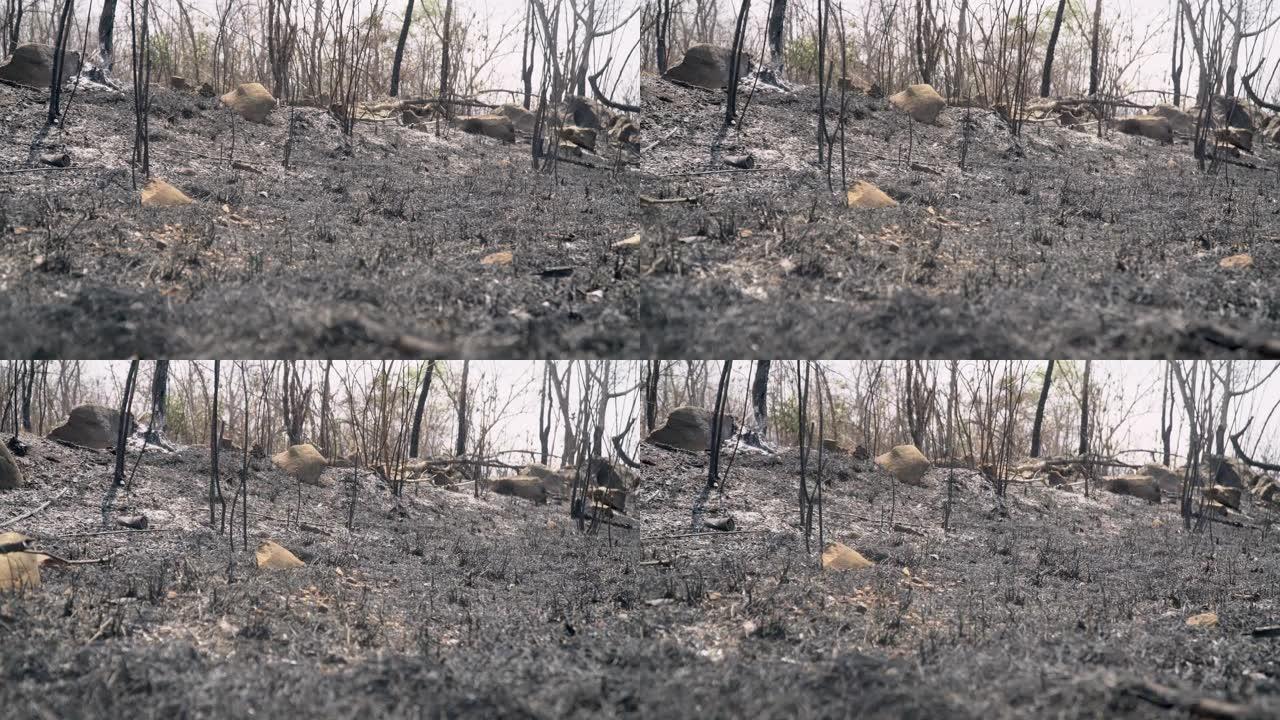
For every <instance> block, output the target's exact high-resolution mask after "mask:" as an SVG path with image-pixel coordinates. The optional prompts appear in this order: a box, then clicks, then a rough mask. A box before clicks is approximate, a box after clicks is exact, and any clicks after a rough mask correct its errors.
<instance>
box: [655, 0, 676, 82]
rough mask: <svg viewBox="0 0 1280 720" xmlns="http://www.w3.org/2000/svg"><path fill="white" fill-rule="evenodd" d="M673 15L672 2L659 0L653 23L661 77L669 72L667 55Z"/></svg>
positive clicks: (656, 54) (656, 55)
mask: <svg viewBox="0 0 1280 720" xmlns="http://www.w3.org/2000/svg"><path fill="white" fill-rule="evenodd" d="M672 14H673V8H672V0H658V12H657V17H655V18H654V23H653V24H654V30H655V32H656V37H655V38H654V51H653V54H654V60H655V61H656V62H657V63H658V74H659V75H661V74H662V73H665V72H666V71H667V63H668V60H669V58H668V57H667V54H668V53H669V52H670V42H671V16H672Z"/></svg>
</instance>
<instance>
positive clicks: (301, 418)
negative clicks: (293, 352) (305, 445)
mask: <svg viewBox="0 0 1280 720" xmlns="http://www.w3.org/2000/svg"><path fill="white" fill-rule="evenodd" d="M299 362H302V361H299V360H285V361H284V371H283V373H282V377H281V384H282V387H281V398H280V399H281V409H282V411H283V414H284V415H283V419H284V431H285V435H286V436H287V437H288V438H289V444H290V445H298V444H300V443H301V442H302V429H303V426H304V424H305V422H306V416H307V407H308V406H309V405H310V402H311V385H307V386H306V387H305V388H304V387H303V386H302V374H301V373H300V372H299V371H298V363H299ZM264 392H265V390H264Z"/></svg>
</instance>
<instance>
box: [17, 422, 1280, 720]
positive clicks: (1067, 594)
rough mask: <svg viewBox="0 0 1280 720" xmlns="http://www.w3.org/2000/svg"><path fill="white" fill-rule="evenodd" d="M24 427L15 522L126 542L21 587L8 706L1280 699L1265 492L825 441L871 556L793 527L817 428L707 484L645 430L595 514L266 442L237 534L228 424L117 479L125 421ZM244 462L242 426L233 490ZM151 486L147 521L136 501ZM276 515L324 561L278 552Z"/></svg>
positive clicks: (1239, 710) (332, 709)
mask: <svg viewBox="0 0 1280 720" xmlns="http://www.w3.org/2000/svg"><path fill="white" fill-rule="evenodd" d="M24 440H25V441H27V442H28V443H29V444H30V450H29V452H28V453H27V454H26V456H24V457H22V458H19V461H18V462H19V464H20V465H21V466H22V468H23V470H24V472H25V474H26V475H27V478H28V483H27V486H26V487H25V488H24V489H21V490H16V491H11V492H7V493H4V494H0V523H6V522H7V521H9V520H10V519H12V518H14V517H17V516H20V515H23V514H26V513H29V512H31V511H32V510H37V512H35V513H34V514H32V515H30V516H29V517H26V518H23V519H21V520H19V521H18V522H17V523H14V524H11V525H9V526H7V527H4V528H3V530H5V531H18V532H21V533H24V534H25V535H27V536H30V537H33V538H35V546H36V547H37V548H38V549H39V550H41V551H43V552H47V553H50V554H54V555H58V556H60V557H62V558H65V559H68V560H97V559H105V562H101V563H92V564H77V565H71V566H66V567H46V568H45V570H44V571H43V584H42V586H41V587H39V588H35V589H29V590H27V591H25V592H22V593H19V594H8V595H2V596H0V646H3V648H4V652H3V653H0V707H4V708H5V716H6V718H14V719H15V720H17V719H19V718H43V717H120V716H124V715H127V716H128V717H133V718H152V717H155V718H160V717H166V718H167V717H190V718H203V717H231V716H234V717H243V716H246V715H248V714H253V715H256V716H260V717H281V716H313V715H314V716H321V717H357V716H359V717H363V718H377V717H530V718H535V717H537V718H541V717H547V718H551V717H592V718H598V717H699V718H707V717H712V718H716V717H877V718H901V717H915V718H937V717H947V718H1021V717H1037V718H1043V717H1057V718H1093V717H1151V718H1166V717H1167V718H1178V717H1186V716H1187V713H1188V708H1191V707H1193V706H1194V707H1200V708H1207V707H1213V708H1216V709H1217V710H1218V711H1222V712H1230V713H1233V714H1231V715H1226V716H1225V717H1234V718H1264V717H1275V716H1276V715H1277V713H1280V645H1278V643H1280V638H1261V637H1252V636H1251V635H1250V631H1251V629H1253V628H1256V627H1258V626H1263V625H1275V624H1277V623H1278V622H1280V598H1278V597H1277V595H1276V593H1275V588H1276V587H1277V586H1280V552H1277V549H1278V548H1277V544H1278V543H1280V540H1278V539H1277V538H1278V537H1280V535H1278V534H1277V530H1278V529H1280V528H1277V527H1276V522H1277V518H1276V517H1275V516H1274V515H1268V514H1267V511H1265V510H1263V509H1261V508H1249V507H1246V508H1245V512H1244V513H1243V514H1242V515H1239V516H1236V519H1237V521H1238V524H1239V526H1235V525H1228V524H1222V523H1213V524H1211V525H1210V526H1208V527H1207V528H1206V529H1204V530H1201V531H1199V532H1188V531H1185V530H1183V529H1182V526H1181V522H1180V518H1179V517H1178V514H1177V511H1176V508H1175V507H1173V505H1172V504H1170V503H1165V504H1161V505H1148V504H1147V503H1145V502H1143V501H1140V500H1137V499H1134V498H1129V497H1121V496H1115V495H1109V494H1106V493H1100V492H1096V491H1095V492H1092V493H1090V494H1089V495H1088V496H1087V497H1086V496H1085V495H1084V494H1083V493H1067V492H1063V491H1060V490H1053V489H1050V488H1047V487H1044V486H1043V485H1041V484H1038V483H1025V484H1016V485H1013V486H1011V487H1010V489H1009V492H1008V494H1007V497H1006V498H1004V499H1003V500H998V499H997V498H996V497H995V495H994V493H993V491H992V488H991V487H990V486H989V485H987V484H986V482H985V481H984V479H983V477H982V476H981V475H980V474H978V473H974V472H971V471H963V470H957V471H955V474H954V476H952V475H951V471H948V470H946V469H938V468H935V469H934V470H931V471H930V472H929V474H928V475H927V476H926V479H925V485H924V486H923V487H908V486H903V485H900V484H896V483H893V482H892V481H891V480H890V476H888V475H886V474H884V473H883V472H882V471H880V470H877V469H874V467H873V466H871V465H870V464H868V463H866V462H860V461H855V460H853V459H851V458H849V457H847V456H837V455H831V454H828V455H827V456H826V457H825V458H824V460H823V464H822V474H821V479H822V481H823V485H822V488H823V501H824V502H823V517H822V520H823V527H822V534H823V538H822V539H823V540H825V541H831V540H836V541H839V542H841V543H844V544H845V545H847V546H849V547H851V548H854V549H855V550H857V551H858V552H860V553H862V554H863V555H864V556H865V557H866V558H868V559H870V560H872V561H873V562H874V563H875V565H874V566H872V567H869V568H865V569H862V570H856V571H847V572H833V571H830V570H822V569H820V568H819V563H818V555H819V547H818V543H819V538H818V527H817V524H816V522H815V526H814V528H813V536H812V538H811V539H810V541H809V543H808V548H806V540H805V538H804V533H803V532H802V531H801V530H800V529H799V527H798V517H797V513H798V511H797V500H796V498H797V488H798V478H799V460H798V456H797V455H796V453H795V452H794V451H793V450H784V451H782V452H780V453H778V454H775V455H767V454H762V453H759V452H748V451H747V450H745V449H740V450H737V451H732V450H727V451H726V453H725V455H724V457H723V458H722V465H721V470H722V472H723V476H722V477H723V478H724V480H723V482H722V484H721V486H720V487H719V488H716V489H713V490H710V491H707V490H705V489H704V488H705V484H706V475H707V461H708V459H707V457H706V455H705V453H687V452H680V451H669V450H663V449H658V448H655V447H650V446H644V447H642V449H641V453H640V455H639V459H640V461H641V463H642V465H643V467H642V469H641V470H640V471H639V472H640V475H641V481H640V486H639V488H638V489H637V490H636V491H635V493H634V494H633V496H632V497H631V499H630V500H629V501H628V516H627V517H626V518H615V522H617V523H618V524H617V525H605V524H601V525H600V526H598V527H597V528H595V531H594V532H593V533H589V534H588V533H582V532H579V530H578V529H577V527H576V524H575V522H574V521H573V520H571V519H570V517H569V513H568V510H567V507H566V505H564V504H558V503H554V502H553V503H550V504H547V505H535V504H532V503H528V502H525V501H523V500H520V499H516V498H510V497H503V496H496V495H490V494H487V493H482V494H481V496H480V497H474V496H473V493H471V492H456V491H450V490H446V489H443V488H437V487H432V486H430V485H427V484H415V485H411V486H409V487H407V488H406V489H405V490H404V493H403V495H402V497H401V498H399V499H396V498H394V497H392V495H391V493H390V492H389V490H388V488H387V487H386V486H385V485H383V484H382V483H381V482H380V481H379V480H378V478H377V477H376V476H375V475H372V474H368V473H365V472H363V471H362V472H354V471H352V470H350V469H338V468H331V469H329V470H326V471H325V473H324V475H323V476H322V481H323V482H324V485H325V486H324V487H310V486H301V487H300V486H298V485H297V484H296V483H294V482H292V481H290V480H288V479H287V478H286V477H285V476H284V475H282V474H280V473H279V471H277V470H275V469H274V468H273V467H272V466H271V465H270V463H269V462H265V461H259V462H258V464H257V466H256V467H252V468H251V470H250V472H249V474H248V481H247V482H248V486H247V496H248V505H249V513H250V514H249V515H248V517H247V519H248V522H247V524H246V525H245V526H243V527H242V526H241V522H242V520H244V517H243V516H242V515H237V516H235V517H234V518H229V520H230V521H232V522H231V524H232V525H233V526H234V527H235V542H236V547H235V549H234V550H231V549H230V548H229V545H228V539H227V535H226V533H219V532H218V530H217V529H216V525H217V523H216V522H215V523H214V525H215V528H214V529H210V526H209V523H210V518H209V509H208V503H207V499H206V493H207V487H208V478H209V474H210V473H209V461H208V454H207V451H206V450H204V449H201V448H180V449H178V450H177V451H176V452H173V453H163V452H157V451H155V450H151V451H148V452H147V453H146V455H145V457H144V458H143V459H142V461H141V463H139V464H138V465H137V468H138V469H137V470H136V474H135V475H133V477H132V480H131V483H132V484H131V486H130V488H128V489H123V488H122V489H120V490H119V491H118V492H117V493H116V494H114V496H111V497H108V496H107V490H108V487H109V485H110V477H111V466H112V464H113V457H112V454H111V453H110V452H109V451H89V450H83V449H76V448H70V447H66V446H64V445H60V444H56V443H53V442H49V441H46V440H40V439H35V438H24ZM127 461H128V462H127V463H126V467H127V468H129V469H130V470H131V471H132V468H133V466H134V464H135V463H136V462H137V456H136V449H135V450H134V451H132V452H130V453H129V454H128V457H127ZM240 463H241V458H240V456H238V455H236V456H231V454H224V456H223V462H222V472H221V475H222V477H223V478H224V479H228V478H229V480H227V482H228V483H229V485H228V488H227V493H228V497H229V496H230V493H232V492H234V489H235V488H236V487H237V485H236V483H238V482H239V480H238V479H237V476H238V472H239V469H240ZM815 468H816V463H811V465H810V480H814V474H813V473H815V472H816V469H815ZM952 477H954V482H952V481H951V480H950V478H952ZM352 478H355V482H354V483H353V482H352ZM353 498H354V504H353ZM948 498H949V499H950V511H949V513H948V512H946V510H945V507H946V505H945V503H946V502H947V500H948ZM49 500H52V502H51V503H50V504H49V505H48V506H47V507H43V508H42V505H43V504H44V503H45V502H46V501H49ZM136 514H143V515H145V516H146V517H147V518H148V520H149V528H148V531H146V532H137V531H123V532H117V531H120V530H121V528H120V527H119V526H118V525H117V524H116V520H117V519H118V518H120V517H121V516H126V515H136ZM729 516H731V517H732V518H733V523H734V528H735V529H734V530H733V531H730V532H719V531H711V530H707V529H706V527H705V523H706V522H707V521H713V522H718V523H720V524H723V521H724V520H725V519H726V518H727V517H729ZM944 522H945V525H946V528H945V529H944ZM348 524H349V525H350V527H348ZM622 525H630V526H631V527H629V528H626V527H622ZM104 531H106V532H109V533H110V534H98V533H102V532H104ZM242 532H243V533H244V534H245V535H247V539H248V543H247V544H248V549H247V550H246V549H244V547H243V546H242V537H241V533H242ZM266 539H271V540H274V541H276V542H278V543H279V544H281V545H283V546H284V547H286V548H289V549H290V550H292V551H294V552H295V553H296V554H297V555H298V556H299V557H300V558H301V559H302V560H304V561H305V562H306V565H305V567H300V568H294V569H289V570H266V569H259V568H258V567H257V566H256V565H255V563H254V548H255V547H256V546H257V545H258V543H260V542H262V541H264V540H266ZM1210 612H1211V613H1215V614H1216V618H1217V621H1216V623H1211V624H1203V625H1199V626H1196V625H1194V624H1188V619H1189V618H1192V617H1194V616H1198V615H1203V614H1204V613H1210ZM1197 703H1198V705H1197ZM1214 703H1217V704H1216V705H1215V704H1214ZM1219 717H1224V715H1219Z"/></svg>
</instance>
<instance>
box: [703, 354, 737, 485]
mask: <svg viewBox="0 0 1280 720" xmlns="http://www.w3.org/2000/svg"><path fill="white" fill-rule="evenodd" d="M732 371H733V361H732V360H725V361H724V367H723V368H721V369H720V383H719V384H718V385H717V386H716V409H715V413H714V414H713V415H712V416H711V462H709V463H708V464H707V487H709V488H712V487H715V486H716V485H717V484H718V483H719V482H720V442H721V440H722V439H723V435H724V410H725V408H724V406H725V400H726V399H727V397H728V395H729V374H730V373H731V372H732Z"/></svg>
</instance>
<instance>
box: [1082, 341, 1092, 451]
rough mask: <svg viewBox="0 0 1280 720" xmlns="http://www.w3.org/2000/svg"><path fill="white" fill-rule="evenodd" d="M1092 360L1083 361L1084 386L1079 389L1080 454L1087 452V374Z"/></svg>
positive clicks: (1090, 369)
mask: <svg viewBox="0 0 1280 720" xmlns="http://www.w3.org/2000/svg"><path fill="white" fill-rule="evenodd" d="M1092 369H1093V361H1092V360H1085V361H1084V386H1083V389H1082V390H1081V391H1080V455H1081V456H1084V455H1087V454H1089V376H1090V373H1091V371H1092Z"/></svg>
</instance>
